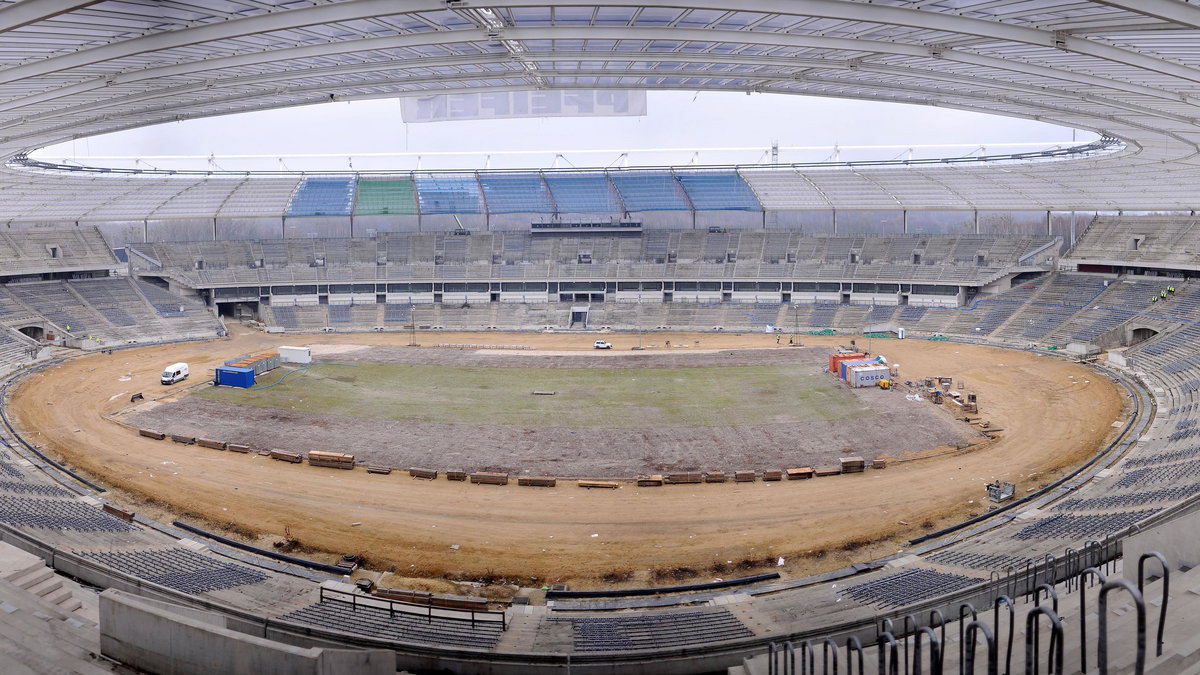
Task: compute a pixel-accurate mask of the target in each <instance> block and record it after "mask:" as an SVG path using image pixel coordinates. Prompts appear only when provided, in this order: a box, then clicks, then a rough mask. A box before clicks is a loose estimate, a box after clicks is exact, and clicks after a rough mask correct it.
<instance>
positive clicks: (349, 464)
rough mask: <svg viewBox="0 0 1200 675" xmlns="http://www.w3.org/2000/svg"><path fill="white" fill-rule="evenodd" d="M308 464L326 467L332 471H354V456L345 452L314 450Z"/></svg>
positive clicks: (310, 453)
mask: <svg viewBox="0 0 1200 675" xmlns="http://www.w3.org/2000/svg"><path fill="white" fill-rule="evenodd" d="M308 464H309V466H324V467H327V468H330V469H353V468H354V455H347V454H346V453H344V452H328V451H326V450H313V451H311V452H309V453H308Z"/></svg>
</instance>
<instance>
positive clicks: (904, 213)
mask: <svg viewBox="0 0 1200 675" xmlns="http://www.w3.org/2000/svg"><path fill="white" fill-rule="evenodd" d="M900 222H901V223H903V224H904V234H908V209H904V210H902V211H900Z"/></svg>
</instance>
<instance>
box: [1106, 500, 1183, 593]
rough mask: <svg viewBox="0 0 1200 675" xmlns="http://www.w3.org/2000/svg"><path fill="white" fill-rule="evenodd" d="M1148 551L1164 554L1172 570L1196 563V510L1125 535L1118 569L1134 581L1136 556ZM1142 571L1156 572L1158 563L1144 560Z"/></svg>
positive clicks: (1135, 577)
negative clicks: (1144, 568) (1120, 567)
mask: <svg viewBox="0 0 1200 675" xmlns="http://www.w3.org/2000/svg"><path fill="white" fill-rule="evenodd" d="M1193 509H1194V507H1193ZM1150 551H1158V552H1159V553H1161V554H1163V555H1164V556H1166V558H1167V562H1168V563H1169V564H1170V565H1172V566H1173V567H1174V568H1175V569H1179V568H1180V567H1183V566H1187V567H1193V566H1195V565H1198V564H1200V510H1193V511H1192V513H1188V514H1185V515H1182V516H1180V517H1178V518H1175V519H1173V520H1171V521H1170V522H1167V523H1164V524H1162V525H1160V526H1157V527H1152V528H1149V529H1147V530H1144V531H1142V532H1138V533H1137V534H1134V535H1132V536H1130V537H1129V538H1127V539H1126V540H1125V542H1124V544H1123V545H1122V552H1123V554H1124V556H1125V564H1124V565H1123V566H1122V571H1123V573H1124V576H1125V578H1126V579H1129V580H1130V581H1132V582H1133V583H1135V584H1136V583H1137V564H1138V559H1139V558H1140V557H1141V556H1142V554H1143V553H1147V552H1150ZM1146 573H1147V575H1150V574H1154V575H1158V574H1159V566H1158V563H1157V562H1154V561H1151V560H1147V561H1146Z"/></svg>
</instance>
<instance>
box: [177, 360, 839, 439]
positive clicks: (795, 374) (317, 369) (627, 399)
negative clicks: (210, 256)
mask: <svg viewBox="0 0 1200 675" xmlns="http://www.w3.org/2000/svg"><path fill="white" fill-rule="evenodd" d="M811 370H812V369H811V367H802V366H747V367H719V368H672V369H665V368H636V369H634V368H629V369H625V368H614V369H609V368H603V369H599V368H597V369H582V368H580V369H575V368H457V367H447V366H420V365H402V364H384V363H360V364H358V365H357V366H354V367H350V366H334V365H321V364H314V365H313V366H312V367H311V368H309V369H308V370H304V371H302V372H297V373H295V374H292V375H290V376H289V377H287V379H285V380H283V382H282V383H281V384H278V385H276V386H273V387H269V388H262V389H251V390H246V389H235V388H231V387H211V388H208V389H202V390H199V391H197V392H196V393H195V394H193V395H195V396H200V397H203V398H207V399H211V400H215V401H226V402H229V403H236V404H239V405H249V406H258V407H266V408H284V409H295V410H299V411H305V412H319V413H329V414H335V415H347V416H353V417H370V418H378V419H389V420H409V421H422V422H440V423H456V422H457V423H465V424H504V425H512V426H528V427H546V426H559V427H615V428H633V427H653V426H685V425H686V426H706V425H714V426H715V425H719V426H725V425H729V424H735V425H736V424H750V425H757V424H770V423H782V422H805V421H812V420H835V419H843V418H848V417H851V416H854V415H856V414H861V411H862V406H861V405H860V403H859V402H858V400H857V399H856V398H855V397H854V395H853V394H852V393H850V391H849V390H848V389H846V387H845V386H844V385H839V384H838V383H837V381H836V380H834V379H833V378H830V377H824V376H821V375H815V374H813V373H812V372H811ZM286 372H291V371H290V369H286V368H281V369H279V370H277V371H274V372H272V373H268V374H267V375H266V376H265V377H264V378H262V380H261V381H260V383H259V385H258V386H260V387H263V386H265V385H268V384H270V383H272V382H276V381H278V380H279V378H280V377H281V376H282V375H283V374H285V373H286ZM534 391H553V392H555V394H554V395H553V396H536V395H533V393H532V392H534Z"/></svg>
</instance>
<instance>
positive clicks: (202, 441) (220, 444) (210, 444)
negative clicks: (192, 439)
mask: <svg viewBox="0 0 1200 675" xmlns="http://www.w3.org/2000/svg"><path fill="white" fill-rule="evenodd" d="M196 445H198V446H200V447H202V448H212V449H213V450H224V449H225V441H214V440H212V439H211V438H197V439H196Z"/></svg>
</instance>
